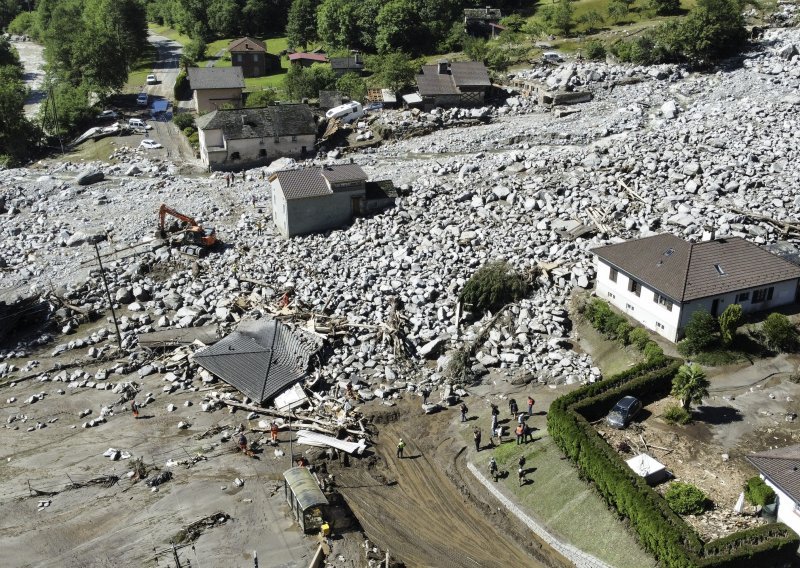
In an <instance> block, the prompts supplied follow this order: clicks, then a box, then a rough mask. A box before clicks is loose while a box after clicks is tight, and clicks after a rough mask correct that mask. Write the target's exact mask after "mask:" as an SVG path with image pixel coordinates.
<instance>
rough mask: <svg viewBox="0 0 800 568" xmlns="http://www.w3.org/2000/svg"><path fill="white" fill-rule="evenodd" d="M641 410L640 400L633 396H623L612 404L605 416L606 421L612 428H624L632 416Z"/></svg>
mask: <svg viewBox="0 0 800 568" xmlns="http://www.w3.org/2000/svg"><path fill="white" fill-rule="evenodd" d="M640 410H642V401H640V400H639V399H638V398H636V397H635V396H625V397H622V399H621V400H620V401H619V402H618V403H617V404H615V405H614V408H612V409H611V412H609V413H608V416H606V422H607V423H608V425H609V426H611V427H612V428H625V426H627V425H628V424H629V423H630V421H631V420H633V418H634V416H636V415H637V414H639V411H640Z"/></svg>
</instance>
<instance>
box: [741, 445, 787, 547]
mask: <svg viewBox="0 0 800 568" xmlns="http://www.w3.org/2000/svg"><path fill="white" fill-rule="evenodd" d="M745 457H746V458H747V461H749V462H750V463H751V464H753V465H754V466H755V468H756V469H757V470H758V472H759V474H760V477H761V479H763V480H764V483H766V484H767V485H769V486H770V487H771V488H772V490H773V491H775V495H776V497H777V500H776V502H775V505H776V509H777V517H778V522H780V523H784V524H786V525H787V526H788V527H789V528H790V529H792V530H793V531H794V532H796V533H797V534H800V444H796V445H794V446H788V447H785V448H776V449H774V450H767V451H765V452H759V453H756V454H751V455H749V456H745Z"/></svg>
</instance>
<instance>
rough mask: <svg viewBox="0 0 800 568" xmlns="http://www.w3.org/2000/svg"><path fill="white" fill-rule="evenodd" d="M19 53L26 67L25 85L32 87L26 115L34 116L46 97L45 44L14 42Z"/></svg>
mask: <svg viewBox="0 0 800 568" xmlns="http://www.w3.org/2000/svg"><path fill="white" fill-rule="evenodd" d="M11 45H13V46H14V48H15V49H16V50H17V53H19V60H20V62H22V66H23V67H24V68H25V73H24V74H23V76H22V78H23V80H24V81H25V86H26V87H28V88H29V89H30V93H29V94H28V98H26V99H25V116H27V117H28V118H33V117H35V116H36V114H37V113H38V112H39V106H40V105H41V104H42V101H44V99H45V97H46V93H45V92H44V90H42V83H43V82H44V46H42V45H39V44H38V43H34V42H32V41H15V42H12V44H11Z"/></svg>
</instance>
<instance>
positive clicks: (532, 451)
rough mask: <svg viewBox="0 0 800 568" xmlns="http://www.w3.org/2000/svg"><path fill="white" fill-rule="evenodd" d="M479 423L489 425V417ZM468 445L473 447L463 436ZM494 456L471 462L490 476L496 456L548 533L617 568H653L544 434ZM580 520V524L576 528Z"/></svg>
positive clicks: (506, 482)
mask: <svg viewBox="0 0 800 568" xmlns="http://www.w3.org/2000/svg"><path fill="white" fill-rule="evenodd" d="M484 414H485V416H484V415H483V414H482V415H481V416H480V418H479V419H478V422H479V423H481V424H484V423H487V422H488V421H489V417H488V412H485V413H484ZM465 432H466V434H465V443H467V444H470V443H471V441H472V436H471V430H469V429H467V430H465ZM505 440H506V441H505V442H504V443H503V444H502V445H500V446H498V447H495V449H493V450H489V451H487V450H484V451H482V452H480V453H479V454H477V455H476V456H474V457H473V458H472V459H473V460H474V462H475V465H476V466H478V469H480V470H481V471H483V472H485V474H486V475H487V476H488V463H489V458H490V457H491V456H494V458H495V460H497V464H498V466H499V468H500V471H508V472H509V474H508V476H507V477H506V478H505V479H501V480H500V481H499V482H498V483H500V484H502V485H503V487H504V489H505V490H506V493H507V494H512V495H513V497H512V500H513V501H515V502H516V503H517V504H518V505H520V507H521V508H522V509H523V510H524V511H526V512H527V513H528V514H530V515H531V516H533V517H534V518H535V519H536V520H537V521H539V522H540V523H542V524H543V525H544V526H546V527H547V529H548V530H549V531H550V532H552V533H553V534H555V535H556V536H558V537H559V538H561V539H563V540H564V541H566V542H569V543H571V544H573V545H574V546H576V547H578V548H579V549H581V550H583V551H585V552H588V553H589V554H592V555H594V556H596V557H598V558H600V559H601V560H603V561H605V562H606V563H607V564H609V565H611V566H614V567H615V568H652V567H655V566H656V561H655V559H654V558H653V557H651V556H650V555H649V554H647V553H646V552H644V551H643V550H642V548H641V547H640V546H639V544H638V543H637V542H636V538H635V537H634V536H633V535H632V534H631V533H630V532H629V531H628V529H627V528H626V527H625V524H624V523H623V522H622V521H620V520H619V519H618V518H617V517H616V515H614V513H613V512H612V511H610V510H609V509H608V507H607V506H606V504H605V503H604V502H603V500H602V499H601V498H600V496H599V495H598V494H597V492H596V491H595V490H594V489H593V488H592V487H591V486H590V485H588V484H587V483H585V482H584V481H582V480H581V479H580V478H579V477H578V472H577V470H576V469H575V468H574V467H573V465H572V462H570V461H569V460H566V459H564V458H563V456H562V454H561V451H560V450H559V449H558V448H557V447H556V445H555V443H553V441H552V439H551V438H550V436H549V435H548V434H547V432H546V431H543V430H539V431H536V432H534V440H535V441H534V442H530V443H528V444H522V445H519V446H518V445H517V443H516V440H515V438H514V436H513V435H512V436H510V441H508V440H509V437H506V438H505ZM521 455H524V456H525V459H526V463H525V467H526V469H529V470H530V469H532V468H535V470H534V471H532V472H531V473H529V474H528V475H527V479H528V480H529V482H528V484H527V485H523V486H522V487H520V486H519V482H518V480H517V460H518V459H519V457H520V456H521ZM578 519H579V520H580V522H578Z"/></svg>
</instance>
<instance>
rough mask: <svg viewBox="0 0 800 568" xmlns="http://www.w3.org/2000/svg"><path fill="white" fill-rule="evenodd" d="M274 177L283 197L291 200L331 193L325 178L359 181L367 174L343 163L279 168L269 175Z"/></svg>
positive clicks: (338, 181)
mask: <svg viewBox="0 0 800 568" xmlns="http://www.w3.org/2000/svg"><path fill="white" fill-rule="evenodd" d="M323 176H324V177H323ZM275 179H277V180H278V182H280V185H281V190H282V191H283V195H284V197H285V198H286V199H287V200H291V199H305V198H306V197H321V196H323V195H331V194H333V190H331V188H330V185H329V184H328V183H326V182H325V180H328V182H330V183H331V184H333V183H344V182H348V181H352V182H359V181H365V180H366V179H367V174H365V173H364V170H362V169H361V167H359V166H357V165H355V164H344V165H340V166H325V167H324V168H303V169H299V170H281V171H279V172H275V173H274V174H272V177H270V181H273V180H275Z"/></svg>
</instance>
